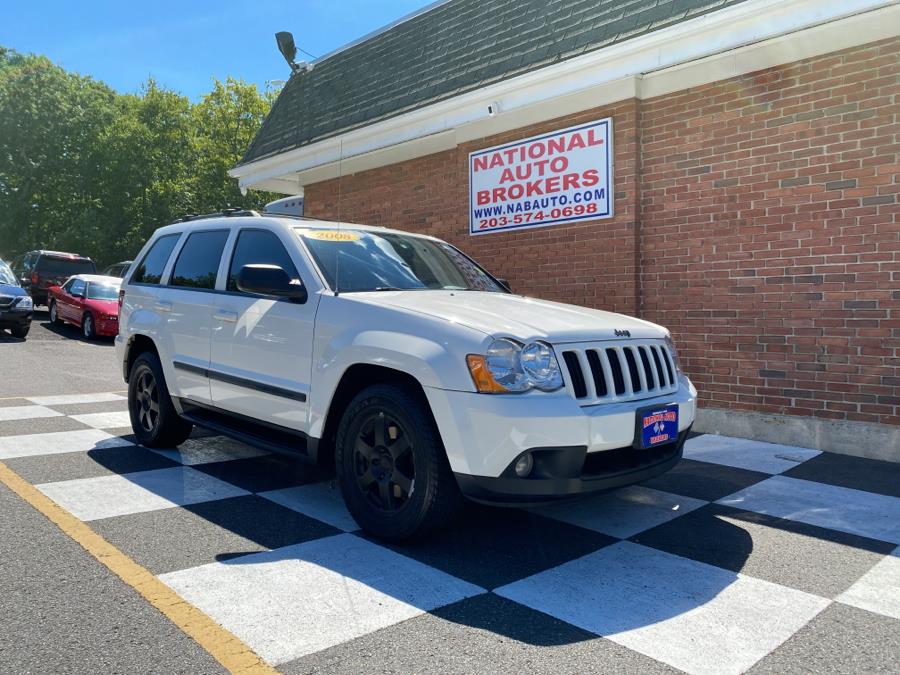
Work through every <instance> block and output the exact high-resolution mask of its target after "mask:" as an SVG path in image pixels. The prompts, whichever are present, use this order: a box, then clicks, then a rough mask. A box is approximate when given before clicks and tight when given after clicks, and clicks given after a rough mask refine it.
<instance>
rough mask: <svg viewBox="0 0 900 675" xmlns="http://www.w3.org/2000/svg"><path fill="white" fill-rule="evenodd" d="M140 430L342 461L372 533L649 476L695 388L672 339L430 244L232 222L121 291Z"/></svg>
mask: <svg viewBox="0 0 900 675" xmlns="http://www.w3.org/2000/svg"><path fill="white" fill-rule="evenodd" d="M119 300H120V305H121V311H120V319H119V335H118V337H117V338H116V350H117V355H118V358H119V359H120V361H121V363H122V367H123V372H124V376H125V380H126V381H127V382H128V385H129V386H128V401H129V409H130V412H131V423H132V426H133V427H134V433H135V435H136V436H137V438H138V439H139V441H140V442H141V443H143V444H144V445H146V446H149V447H164V446H174V445H177V444H179V443H181V442H182V441H184V440H185V439H186V438H187V436H188V434H189V433H190V431H191V428H192V425H194V424H196V425H199V426H202V427H206V428H209V429H212V430H215V431H217V432H220V433H223V434H227V435H229V436H232V437H234V438H237V439H239V440H241V441H245V442H247V443H250V444H253V445H256V446H259V447H262V448H264V449H268V450H272V451H277V452H282V453H289V454H291V455H293V456H295V457H297V458H299V459H301V460H304V461H309V462H315V461H317V460H318V461H332V460H333V461H334V462H335V467H336V471H337V476H338V480H339V483H340V487H341V492H342V494H343V497H344V500H345V501H346V503H347V507H348V508H349V510H350V512H351V513H352V515H353V517H354V518H355V519H356V520H357V522H358V523H359V524H360V525H361V526H362V527H363V528H364V529H366V530H368V531H369V532H371V533H373V534H374V535H376V536H379V537H382V538H385V539H394V540H398V539H403V538H405V537H409V536H410V535H412V534H414V533H420V532H422V531H424V530H427V529H430V528H432V527H434V526H435V525H437V524H439V523H441V522H443V521H445V520H446V519H447V518H448V517H449V516H450V515H451V514H452V513H453V512H454V510H455V508H456V507H457V505H458V504H459V503H460V502H461V497H462V496H466V497H469V498H471V499H475V500H477V501H482V502H490V503H507V504H508V503H517V504H522V503H537V502H546V501H550V500H555V499H559V498H563V497H568V496H572V495H579V494H585V493H589V492H596V491H600V490H607V489H610V488H614V487H619V486H622V485H628V484H631V483H636V482H638V481H643V480H645V479H647V478H650V477H652V476H656V475H658V474H660V473H662V472H664V471H666V470H667V469H669V468H670V467H672V466H673V465H674V464H675V463H676V462H677V461H678V459H679V458H680V457H681V452H682V446H683V444H684V441H685V439H686V437H687V434H688V432H689V430H690V427H691V425H692V423H693V421H694V415H695V412H696V396H697V391H696V389H694V387H693V385H692V384H691V382H690V381H689V380H688V378H687V377H686V376H685V375H684V374H683V373H682V372H681V371H680V369H679V367H678V360H677V358H676V354H675V349H674V346H673V344H672V341H671V338H670V336H669V333H668V331H667V330H666V329H664V328H662V327H660V326H657V325H655V324H652V323H649V322H647V321H641V320H638V319H634V318H630V317H627V316H623V315H620V314H612V313H609V312H603V311H598V310H593V309H585V308H582V307H575V306H572V305H565V304H560V303H555V302H546V301H543V300H536V299H533V298H527V297H522V296H519V295H514V294H513V293H511V292H510V291H509V290H508V289H507V288H506V286H505V284H504V283H503V282H502V281H499V280H497V279H496V278H494V277H492V276H491V275H490V274H488V273H487V272H486V271H484V270H483V269H482V268H481V267H479V266H478V265H477V264H476V263H475V262H473V261H472V260H471V259H470V258H468V257H467V256H466V255H465V254H464V253H462V252H461V251H459V250H458V249H457V248H454V247H453V246H451V245H450V244H447V243H446V242H443V241H441V240H439V239H434V238H432V237H426V236H420V235H415V234H409V233H406V232H399V231H396V230H390V229H385V228H380V227H368V226H363V225H348V224H340V225H339V224H336V223H330V222H323V221H318V220H311V219H300V218H292V217H286V216H271V217H270V216H260V215H259V214H256V213H255V212H252V211H239V212H231V213H226V214H217V215H214V216H201V217H194V218H190V219H185V220H184V221H183V222H179V223H176V224H174V225H169V226H167V227H163V228H161V229H159V230H157V231H156V233H155V234H154V235H153V237H152V238H151V239H150V241H148V242H147V244H146V245H145V246H144V248H143V250H142V251H141V253H140V254H139V256H138V257H137V263H136V264H134V265H133V266H132V268H131V269H130V270H129V272H128V275H127V276H126V278H125V280H124V283H123V284H122V291H121V295H120V299H119Z"/></svg>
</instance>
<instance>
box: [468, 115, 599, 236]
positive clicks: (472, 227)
mask: <svg viewBox="0 0 900 675" xmlns="http://www.w3.org/2000/svg"><path fill="white" fill-rule="evenodd" d="M601 126H605V127H606V129H605V131H606V141H605V143H604V145H605V146H606V149H605V154H606V157H605V166H606V198H605V203H604V206H605V208H602V209H600V210H598V211H597V212H594V213H586V214H583V215H580V216H575V215H571V216H567V217H559V218H554V219H552V220H542V221H541V222H538V223H529V222H526V223H524V224H515V223H511V224H507V225H502V226H501V225H498V226H495V227H490V228H487V229H478V228H476V222H477V220H478V219H477V218H476V217H475V209H476V208H477V207H476V204H475V203H474V202H475V189H474V185H473V179H474V166H475V157H477V156H480V155H485V154H490V153H493V152H497V151H501V150H507V149H509V148H514V147H517V146H524V145H527V144H529V143H533V142H535V141H541V140H545V139H548V138H553V137H556V136H562V135H564V134H569V133H572V132H575V131H581V130H586V129H591V128H596V127H601ZM602 163H603V160H602V159H601V160H600V161H599V162H598V165H602ZM614 170H615V152H614V150H613V119H612V117H604V118H602V119H599V120H595V121H593V122H586V123H582V124H576V125H574V126H571V127H566V128H564V129H557V130H556V131H551V132H548V133H545V134H538V135H537V136H530V137H528V138H523V139H520V140H517V141H512V142H509V143H501V144H500V145H494V146H491V147H489V148H482V149H480V150H476V151H474V152H470V153H469V236H473V237H474V236H480V235H483V234H492V233H495V232H511V231H513V232H514V231H518V230H530V229H534V228H538V227H549V226H552V225H559V224H561V223H573V222H580V221H584V220H605V219H607V218H612V217H614V216H615V187H614V176H613V172H614ZM516 201H520V200H516ZM595 203H603V202H595ZM566 205H567V204H560V205H559V209H560V210H562V208H564V207H566ZM554 208H556V207H554ZM500 217H501V218H502V216H500Z"/></svg>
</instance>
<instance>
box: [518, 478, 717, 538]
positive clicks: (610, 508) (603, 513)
mask: <svg viewBox="0 0 900 675" xmlns="http://www.w3.org/2000/svg"><path fill="white" fill-rule="evenodd" d="M707 503H708V502H705V501H703V500H701V499H693V498H691V497H682V496H680V495H673V494H669V493H668V492H662V491H660V490H654V489H652V488H648V487H642V486H639V485H632V486H630V487H626V488H621V489H619V490H615V491H613V492H608V493H606V494H601V495H597V496H596V497H590V498H588V499H579V500H577V501H571V502H561V503H559V504H550V505H548V506H542V507H538V508H536V509H534V511H535V512H537V513H540V514H541V515H543V516H549V517H550V518H555V519H557V520H562V521H563V522H566V523H571V524H572V525H578V526H579V527H585V528H587V529H589V530H594V531H596V532H602V533H603V534H608V535H610V536H612V537H619V538H620V539H627V538H628V537H631V536H633V535H635V534H637V533H638V532H643V531H644V530H649V529H650V528H651V527H656V526H657V525H662V524H663V523H667V522H669V521H670V520H674V519H675V518H677V517H678V516H683V515H684V514H685V513H690V512H691V511H693V510H694V509H697V508H700V507H701V506H703V505H705V504H707Z"/></svg>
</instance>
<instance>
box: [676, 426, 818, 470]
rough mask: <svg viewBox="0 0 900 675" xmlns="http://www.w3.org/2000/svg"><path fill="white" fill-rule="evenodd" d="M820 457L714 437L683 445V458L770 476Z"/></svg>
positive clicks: (745, 440)
mask: <svg viewBox="0 0 900 675" xmlns="http://www.w3.org/2000/svg"><path fill="white" fill-rule="evenodd" d="M821 454H822V453H821V452H820V451H818V450H812V449H810V448H798V447H795V446H793V445H778V444H777V443H763V442H762V441H754V440H751V439H749V438H734V437H732V436H717V435H715V434H704V435H703V436H698V437H697V438H692V439H690V440H689V441H688V442H687V443H685V444H684V456H685V458H686V459H694V460H697V461H700V462H711V463H712V464H724V465H726V466H734V467H737V468H738V469H748V470H750V471H760V472H762V473H770V474H776V473H781V472H782V471H787V470H788V469H793V468H794V467H795V466H797V465H798V464H802V463H803V462H805V461H806V460H808V459H812V458H813V457H815V456H816V455H821Z"/></svg>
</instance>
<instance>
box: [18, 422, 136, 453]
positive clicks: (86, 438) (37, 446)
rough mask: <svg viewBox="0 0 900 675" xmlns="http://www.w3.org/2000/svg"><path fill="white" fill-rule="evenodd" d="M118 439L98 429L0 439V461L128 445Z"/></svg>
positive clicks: (128, 444) (126, 442)
mask: <svg viewBox="0 0 900 675" xmlns="http://www.w3.org/2000/svg"><path fill="white" fill-rule="evenodd" d="M130 445H133V443H130V442H128V441H126V440H124V439H122V438H119V437H118V436H111V435H110V434H108V433H106V432H105V431H100V430H99V429H80V430H78V431H54V432H52V433H47V434H26V435H23V436H0V459H13V458H14V457H31V456H34V455H60V454H63V453H66V452H86V451H88V450H93V449H95V448H115V447H120V446H122V447H124V446H130Z"/></svg>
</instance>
